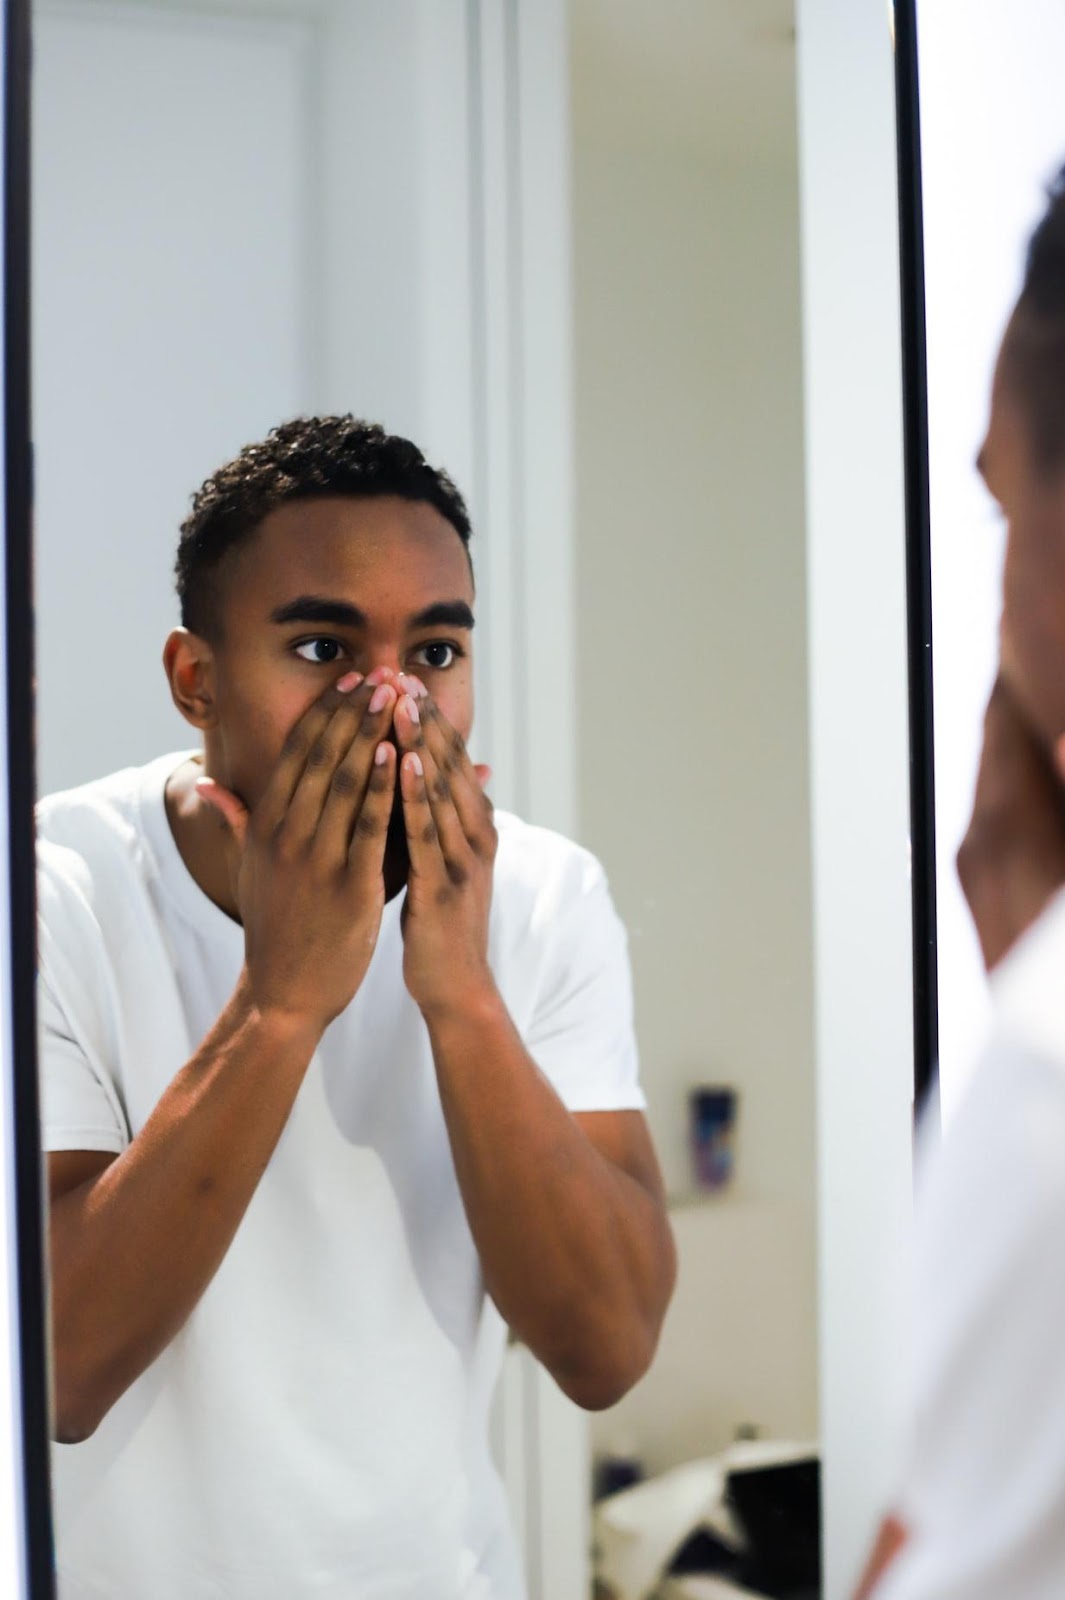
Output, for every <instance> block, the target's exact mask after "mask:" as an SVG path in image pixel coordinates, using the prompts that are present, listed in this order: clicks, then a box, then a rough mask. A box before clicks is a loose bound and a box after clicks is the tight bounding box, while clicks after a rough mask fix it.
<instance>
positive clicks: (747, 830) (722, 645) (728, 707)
mask: <svg viewBox="0 0 1065 1600" xmlns="http://www.w3.org/2000/svg"><path fill="white" fill-rule="evenodd" d="M785 81H787V80H785ZM784 92H785V93H786V94H787V95H788V96H789V97H790V100H791V105H792V127H793V126H794V123H793V113H794V86H793V83H792V84H791V85H790V86H789V87H787V88H786V89H785V91H784ZM610 114H611V108H610V106H609V104H607V103H606V101H605V89H604V85H603V81H602V74H601V73H600V74H599V75H598V76H596V74H595V72H594V68H593V70H592V71H590V72H589V73H588V75H587V76H586V77H584V78H582V77H581V76H577V77H576V78H575V82H574V127H575V141H576V142H575V182H574V199H575V209H574V243H575V282H576V300H575V307H576V311H575V327H576V345H575V349H576V377H577V390H576V397H577V398H576V461H577V491H578V500H577V505H578V538H577V557H578V566H577V596H578V615H579V617H580V629H579V632H578V676H579V681H580V686H581V695H580V765H579V773H578V776H579V784H580V789H579V798H580V818H581V837H582V839H583V841H584V842H585V843H587V844H588V845H589V846H590V847H591V848H592V849H594V850H596V852H597V853H598V854H599V855H600V856H601V857H602V859H603V861H604V862H605V864H606V867H607V870H608V873H609V876H610V879H611V884H612V887H613V891H614V895H615V898H616V901H617V904H618V907H619V910H620V912H621V914H622V916H623V918H624V919H625V921H626V923H627V925H628V928H629V933H630V941H631V951H632V958H633V966H634V976H635V986H636V999H637V1027H638V1034H639V1042H640V1049H641V1055H642V1061H643V1074H644V1083H645V1086H646V1090H647V1094H648V1099H649V1103H650V1120H651V1125H652V1129H653V1132H654V1134H655V1139H656V1143H657V1146H658V1149H659V1154H660V1157H661V1160H662V1163H663V1167H664V1170H665V1176H666V1181H667V1185H668V1187H669V1189H670V1190H671V1191H672V1192H674V1193H675V1194H679V1195H683V1193H684V1192H685V1191H686V1190H688V1189H690V1187H691V1178H690V1170H691V1169H690V1161H689V1157H688V1148H687V1121H686V1116H687V1108H686V1095H687V1091H688V1089H689V1087H690V1086H692V1085H695V1084H700V1083H723V1084H732V1085H735V1086H736V1087H737V1089H738V1090H739V1093H740V1097H741V1098H740V1115H739V1138H738V1170H737V1178H736V1183H735V1188H734V1190H733V1191H732V1192H731V1193H728V1194H726V1195H723V1196H722V1197H720V1198H715V1199H711V1200H703V1201H702V1202H697V1203H696V1204H694V1205H690V1206H686V1205H680V1206H678V1207H677V1208H676V1209H675V1211H674V1225H675V1230H676V1237H677V1243H678V1248H679V1262H680V1273H679V1283H678V1289H677V1294H676V1297H675V1300H674V1304H673V1306H672V1308H671V1311H670V1313H669V1316H668V1318H667V1322H666V1327H665V1331H664V1334H663V1339H662V1344H661V1347H660V1351H659V1355H658V1358H657V1360H656V1362H655V1365H654V1367H653V1368H652V1371H651V1373H650V1374H649V1375H648V1377H647V1378H646V1379H645V1380H644V1381H643V1383H642V1384H641V1385H640V1386H639V1387H638V1388H637V1389H636V1390H635V1391H634V1393H633V1394H632V1395H631V1396H629V1397H628V1398H627V1399H626V1400H625V1401H624V1402H623V1403H622V1404H621V1405H620V1406H619V1407H617V1408H616V1409H615V1411H613V1412H612V1413H609V1414H607V1415H606V1416H604V1417H602V1418H598V1419H596V1422H595V1424H594V1428H593V1438H594V1440H595V1442H596V1444H597V1445H598V1447H599V1448H600V1449H610V1448H612V1447H614V1448H616V1447H617V1446H618V1445H620V1444H625V1445H626V1446H629V1447H635V1448H637V1449H638V1450H639V1452H640V1453H641V1455H642V1456H643V1457H644V1458H645V1461H646V1463H647V1465H648V1466H649V1467H650V1468H652V1469H657V1468H661V1467H664V1466H667V1465H670V1464H673V1463H675V1462H677V1461H680V1460H684V1459H688V1458H691V1457H694V1456H699V1455H706V1454H709V1453H711V1452H713V1451H714V1450H716V1449H718V1448H720V1447H721V1446H722V1445H724V1444H726V1443H728V1442H730V1440H731V1439H732V1437H733V1435H734V1433H735V1430H736V1428H737V1427H739V1426H740V1425H743V1424H751V1425H755V1426H757V1427H759V1428H760V1429H761V1430H763V1431H764V1432H766V1433H768V1434H774V1435H777V1436H785V1437H799V1438H813V1437H814V1436H815V1434H816V1431H817V1377H816V1366H817V1355H816V1350H817V1346H816V1338H817V1308H816V1262H815V1255H816V1249H815V1218H814V1194H815V1177H814V1164H815V1152H814V1078H813V1011H812V968H811V948H810V947H811V923H810V916H811V909H810V844H809V797H808V796H809V791H808V763H807V753H806V752H807V713H806V601H805V544H804V512H803V468H802V404H801V387H802V377H801V324H800V288H799V254H798V173H797V158H796V151H795V138H794V132H792V136H791V141H790V150H788V149H787V147H786V148H785V151H784V153H783V155H782V157H781V159H780V162H779V165H776V166H772V167H766V166H765V165H758V166H755V165H751V166H749V167H747V168H746V169H744V168H735V167H734V168H731V169H728V168H725V169H722V168H720V167H719V166H717V165H716V164H715V157H716V151H715V149H714V148H713V146H707V147H704V149H703V150H702V152H699V151H698V150H697V151H695V152H694V154H693V155H691V156H690V157H689V158H688V159H687V160H684V159H679V158H678V156H677V154H676V152H675V151H670V152H661V151H659V150H657V149H656V148H654V146H653V145H651V144H650V143H649V145H648V148H647V149H645V150H644V152H643V153H642V154H641V153H640V152H638V151H637V152H634V151H633V149H632V143H633V132H632V129H631V128H630V129H629V131H628V135H627V138H628V144H629V148H628V149H626V150H625V151H624V152H620V153H619V152H617V151H615V150H614V149H612V148H611V147H610V144H609V142H608V141H607V140H606V137H605V135H604V131H603V122H602V121H601V119H603V118H608V117H609V116H610ZM700 156H701V159H700Z"/></svg>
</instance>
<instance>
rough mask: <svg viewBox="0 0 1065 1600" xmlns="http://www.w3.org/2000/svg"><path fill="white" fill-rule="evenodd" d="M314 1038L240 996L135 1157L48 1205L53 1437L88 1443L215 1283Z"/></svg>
mask: <svg viewBox="0 0 1065 1600" xmlns="http://www.w3.org/2000/svg"><path fill="white" fill-rule="evenodd" d="M316 1044H317V1038H316V1037H314V1036H313V1035H312V1033H311V1032H309V1031H308V1030H307V1029H305V1028H302V1027H299V1026H296V1025H295V1024H294V1023H290V1022H287V1021H284V1020H281V1019H277V1018H266V1017H264V1016H262V1015H261V1014H260V1013H259V1012H258V1011H257V1009H256V1008H255V1007H254V1006H253V1005H252V1004H251V1002H250V1000H249V998H248V996H247V994H246V993H245V992H244V990H243V988H238V990H237V993H236V994H235V995H234V998H233V1000H232V1001H231V1002H230V1004H229V1005H228V1006H227V1007H226V1010H225V1011H224V1012H223V1013H222V1016H221V1017H220V1018H219V1020H218V1022H217V1023H216V1025H215V1027H214V1028H213V1029H212V1030H211V1032H210V1034H209V1035H208V1036H207V1038H206V1039H205V1041H204V1043H203V1044H202V1045H201V1047H200V1049H199V1050H198V1051H197V1052H196V1054H195V1056H193V1058H192V1059H191V1061H189V1062H188V1064H187V1065H186V1066H185V1067H183V1068H182V1070H181V1071H180V1072H179V1073H178V1074H177V1076H176V1077H175V1078H174V1080H173V1082H172V1083H171V1084H170V1085H169V1087H168V1088H167V1090H166V1092H165V1093H164V1094H163V1096H162V1098H161V1099H160V1101H159V1103H158V1105H157V1106H156V1108H155V1110H154V1111H153V1112H152V1115H151V1117H150V1118H149V1120H148V1122H147V1123H146V1124H145V1126H144V1128H143V1129H142V1130H141V1132H140V1133H139V1134H138V1135H137V1137H136V1138H135V1139H134V1140H133V1142H132V1144H131V1145H130V1146H129V1147H128V1149H126V1150H125V1151H124V1152H123V1153H122V1154H121V1155H120V1156H119V1157H118V1158H117V1159H116V1160H114V1161H113V1162H111V1164H110V1165H109V1166H108V1167H107V1168H106V1169H105V1170H104V1171H103V1172H102V1173H100V1174H99V1175H98V1176H97V1177H95V1178H93V1179H92V1180H90V1181H89V1182H88V1183H84V1184H82V1185H80V1186H79V1187H77V1188H74V1189H71V1190H70V1191H69V1192H67V1193H64V1194H60V1195H58V1196H56V1197H54V1198H53V1200H52V1204H51V1220H50V1253H51V1290H52V1293H51V1313H52V1336H53V1353H54V1354H53V1367H54V1377H55V1394H56V1432H57V1436H58V1437H59V1438H60V1439H61V1440H65V1441H67V1442H75V1441H77V1440H79V1439H82V1438H85V1437H87V1436H88V1434H90V1433H91V1432H92V1431H93V1429H94V1428H95V1427H96V1426H97V1424H98V1423H99V1422H100V1420H101V1419H102V1418H103V1416H104V1415H106V1413H107V1411H108V1410H109V1409H110V1407H111V1406H112V1405H113V1404H114V1402H115V1401H116V1400H117V1399H118V1397H119V1396H120V1395H121V1394H122V1393H124V1391H125V1390H126V1389H127V1388H128V1387H129V1385H130V1384H131V1383H132V1382H133V1381H134V1379H135V1378H137V1377H138V1376H139V1375H140V1374H141V1373H142V1372H143V1371H144V1370H145V1368H146V1367H147V1366H148V1365H149V1364H150V1363H151V1362H152V1361H153V1360H154V1359H155V1358H156V1356H157V1355H159V1353H160V1352H161V1351H162V1350H163V1349H164V1348H165V1347H166V1345H167V1344H168V1343H169V1342H170V1340H171V1339H172V1338H173V1337H174V1335H175V1334H176V1333H177V1332H178V1330H179V1329H180V1328H181V1326H182V1325H183V1323H184V1322H185V1320H186V1318H187V1317H188V1315H189V1313H190V1312H191V1311H192V1309H193V1307H194V1306H195V1304H196V1302H197V1301H198V1299H199V1298H200V1296H201V1294H202V1293H203V1291H204V1289H205V1288H206V1287H207V1284H208V1283H209V1282H210V1280H211V1278H212V1277H213V1276H214V1274H215V1272H216V1271H217V1269H218V1267H219V1265H220V1263H221V1261H222V1259H223V1257H224V1255H225V1252H226V1250H227V1249H228V1247H229V1244H230V1242H231V1240H232V1238H233V1235H234V1233H235V1232H236V1230H237V1227H238V1225H239V1223H240V1220H241V1218H242V1217H243V1215H244V1212H245V1210H246V1208H247V1205H248V1202H249V1201H250V1199H251V1197H252V1195H253V1194H254V1192H255V1189H256V1186H257V1185H258V1183H259V1180H260V1178H261V1177H262V1174H263V1171H264V1170H265V1168H266V1165H267V1162H268V1161H269V1159H270V1156H271V1154H272V1152H273V1150H274V1147H275V1145H276V1143H277V1140H278V1138H279V1137H280V1134H281V1131H282V1129H283V1127H284V1125H285V1122H286V1120H287V1118H288V1115H289V1112H290V1111H291V1108H292V1104H293V1101H294V1099H295V1096H296V1093H297V1091H298V1089H299V1086H300V1084H301V1082H302V1080H303V1077H304V1074H305V1072H306V1069H307V1065H308V1063H309V1061H310V1059H311V1056H312V1054H313V1052H314V1048H315V1046H316Z"/></svg>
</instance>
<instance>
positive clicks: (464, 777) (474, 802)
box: [401, 697, 492, 851]
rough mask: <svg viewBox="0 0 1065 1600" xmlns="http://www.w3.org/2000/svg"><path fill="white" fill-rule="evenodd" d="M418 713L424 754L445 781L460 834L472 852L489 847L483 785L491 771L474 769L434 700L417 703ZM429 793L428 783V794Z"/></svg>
mask: <svg viewBox="0 0 1065 1600" xmlns="http://www.w3.org/2000/svg"><path fill="white" fill-rule="evenodd" d="M401 704H402V702H401ZM419 711H420V717H421V727H422V730H423V734H424V739H425V746H426V749H427V752H428V754H429V755H430V756H431V758H432V760H433V762H434V763H435V765H436V767H437V768H438V769H439V771H440V772H442V773H443V775H444V777H445V779H446V781H447V784H448V787H449V789H450V792H451V798H452V800H453V803H454V806H455V810H456V812H457V814H458V818H459V821H460V823H461V824H462V831H463V834H464V835H465V838H466V840H467V842H468V843H469V844H470V845H471V846H472V848H473V849H474V850H477V851H481V850H482V849H487V848H488V847H489V844H490V839H489V829H490V827H491V822H492V802H491V800H490V799H489V798H488V796H487V795H486V794H485V792H484V786H485V784H486V783H487V781H488V779H489V778H490V777H491V770H490V768H488V767H475V766H474V764H473V762H472V761H471V760H470V757H469V752H468V751H467V749H466V745H465V741H464V740H463V738H462V736H461V735H460V734H459V733H458V732H457V730H456V729H455V728H453V727H452V726H451V724H450V722H448V720H447V718H446V717H445V716H444V715H443V713H442V712H441V710H440V709H439V707H438V706H437V704H436V702H435V700H433V699H431V698H429V697H427V698H426V699H424V700H422V701H420V702H419ZM482 773H483V775H484V776H483V777H482ZM432 792H433V790H432V782H431V781H430V794H432Z"/></svg>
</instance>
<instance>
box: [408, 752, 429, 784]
mask: <svg viewBox="0 0 1065 1600" xmlns="http://www.w3.org/2000/svg"><path fill="white" fill-rule="evenodd" d="M410 769H411V771H412V772H414V773H416V774H417V776H418V777H419V778H421V777H424V775H425V768H424V767H423V766H422V758H421V756H420V755H419V754H418V752H417V750H412V751H411V753H410Z"/></svg>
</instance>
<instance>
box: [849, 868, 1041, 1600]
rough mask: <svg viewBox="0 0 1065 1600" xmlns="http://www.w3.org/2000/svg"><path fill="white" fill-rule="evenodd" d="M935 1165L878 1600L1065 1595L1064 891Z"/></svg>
mask: <svg viewBox="0 0 1065 1600" xmlns="http://www.w3.org/2000/svg"><path fill="white" fill-rule="evenodd" d="M991 991H992V1032H991V1037H990V1040H989V1042H988V1045H987V1048H986V1050H985V1052H984V1054H983V1057H982V1059H981V1061H980V1063H979V1065H978V1067H977V1069H976V1071H975V1072H974V1074H973V1077H972V1080H971V1082H970V1084H969V1086H968V1088H967V1091H966V1094H965V1098H964V1101H963V1103H962V1105H961V1106H960V1107H959V1109H958V1112H957V1114H956V1116H955V1118H954V1120H953V1122H952V1123H951V1125H950V1128H949V1131H948V1133H947V1134H946V1136H945V1138H944V1142H943V1144H942V1146H941V1147H940V1148H938V1149H936V1150H934V1151H931V1152H929V1155H928V1159H927V1160H926V1161H924V1162H923V1163H922V1165H921V1168H920V1171H921V1183H920V1190H919V1203H918V1221H917V1239H916V1252H915V1304H914V1317H915V1330H914V1352H913V1412H912V1421H911V1431H910V1442H909V1449H908V1455H907V1462H906V1468H905V1471H904V1478H903V1487H902V1491H901V1493H900V1495H899V1497H898V1500H897V1503H896V1509H897V1513H898V1515H899V1516H900V1518H901V1520H902V1521H903V1522H904V1523H905V1524H906V1526H907V1527H908V1529H909V1533H910V1537H909V1541H908V1543H907V1545H906V1546H905V1548H904V1550H903V1551H902V1553H901V1555H900V1556H899V1557H898V1558H897V1560H896V1561H895V1563H894V1564H893V1565H892V1566H891V1567H890V1568H889V1570H888V1572H887V1574H886V1576H885V1578H884V1579H883V1581H882V1582H881V1584H880V1585H879V1586H878V1588H877V1590H876V1596H875V1600H1062V1597H1063V1596H1065V893H1062V894H1059V895H1058V896H1057V897H1056V898H1055V899H1054V900H1053V901H1052V902H1051V904H1050V906H1049V907H1048V908H1047V910H1046V911H1045V912H1044V914H1043V915H1042V917H1041V918H1040V919H1039V921H1038V922H1037V923H1035V924H1034V926H1033V927H1032V928H1031V929H1029V931H1028V932H1027V933H1026V934H1025V936H1024V938H1023V939H1022V940H1020V941H1019V942H1018V944H1017V945H1016V946H1015V947H1014V949H1013V950H1012V951H1011V952H1010V954H1009V956H1008V957H1006V959H1005V960H1004V961H1003V962H1002V963H1000V965H999V967H998V968H997V969H996V971H995V973H994V975H993V978H992V983H991Z"/></svg>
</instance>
